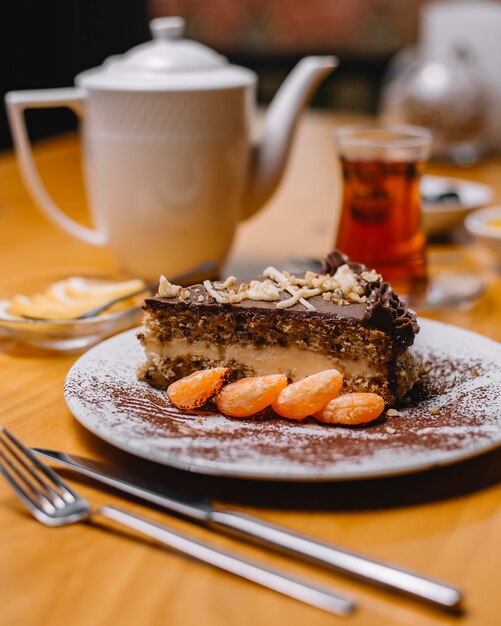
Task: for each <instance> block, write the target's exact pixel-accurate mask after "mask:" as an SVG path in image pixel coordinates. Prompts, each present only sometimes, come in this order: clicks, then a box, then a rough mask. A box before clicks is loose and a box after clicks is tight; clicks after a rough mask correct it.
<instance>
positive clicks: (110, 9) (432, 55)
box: [0, 0, 501, 162]
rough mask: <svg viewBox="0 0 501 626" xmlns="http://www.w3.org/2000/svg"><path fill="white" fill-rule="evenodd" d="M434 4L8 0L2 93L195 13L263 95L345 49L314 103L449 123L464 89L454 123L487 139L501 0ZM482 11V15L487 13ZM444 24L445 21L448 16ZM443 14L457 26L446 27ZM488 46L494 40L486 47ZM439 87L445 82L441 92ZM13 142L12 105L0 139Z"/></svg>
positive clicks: (191, 33) (54, 123)
mask: <svg viewBox="0 0 501 626" xmlns="http://www.w3.org/2000/svg"><path fill="white" fill-rule="evenodd" d="M436 4H437V3H435V2H434V3H431V2H427V1H426V0H405V1H403V0H308V1H307V2H300V1H298V0H127V1H126V2H124V1H122V0H106V1H105V2H102V1H101V2H100V1H99V0H52V1H51V2H45V3H40V2H36V1H35V0H25V1H23V2H17V3H16V2H5V3H2V7H1V8H0V11H1V13H2V19H1V20H0V24H1V26H0V28H1V29H2V37H1V38H0V46H1V48H2V54H1V57H2V63H1V64H0V89H1V91H2V95H3V94H4V93H5V92H7V91H9V90H14V89H38V88H51V87H61V86H69V85H72V84H73V78H74V76H75V75H76V74H77V73H78V72H80V71H82V70H84V69H87V68H89V67H93V66H96V65H99V64H101V63H102V62H103V60H104V59H105V58H106V57H107V56H109V55H111V54H117V53H121V52H125V51H126V50H128V49H130V48H131V47H132V46H134V45H136V44H138V43H141V42H143V41H146V40H147V39H149V38H150V34H149V30H148V21H149V20H150V19H151V18H153V17H159V16H166V15H181V16H183V17H184V18H185V19H186V22H187V37H189V38H192V39H197V40H199V41H201V42H203V43H206V44H207V45H209V46H211V47H213V48H215V49H216V50H218V51H219V52H221V53H223V54H224V55H226V56H227V57H228V58H229V59H230V61H231V62H233V63H237V64H239V65H244V66H246V67H250V68H252V69H254V70H255V71H256V72H257V73H258V74H259V79H260V80H259V93H258V97H259V100H260V101H261V102H263V103H264V102H267V101H269V100H270V99H271V97H272V95H273V94H274V93H275V91H276V89H277V87H278V86H279V85H280V83H281V82H282V80H283V79H284V77H285V76H286V74H287V73H288V71H289V70H290V69H291V67H292V66H293V65H294V64H295V63H296V62H297V61H298V60H299V59H300V58H301V57H302V56H304V55H306V54H315V53H319V54H325V53H333V54H336V55H337V56H339V58H340V60H341V64H340V66H339V68H338V70H337V71H336V72H334V74H333V75H332V76H331V77H330V78H329V79H328V80H326V81H325V83H324V84H323V85H322V87H321V89H320V90H319V92H318V94H317V95H316V97H315V100H314V102H313V106H316V107H323V108H324V109H331V110H341V109H342V110H349V111H355V112H356V111H364V112H371V113H374V112H377V111H382V113H383V114H384V113H389V115H390V116H393V118H404V119H403V121H408V122H411V123H417V124H420V125H425V126H433V125H434V124H435V123H437V119H438V118H437V116H438V117H440V115H441V116H442V118H441V119H440V120H439V121H440V124H441V125H442V127H443V126H444V124H445V122H444V111H445V118H446V119H447V121H448V120H449V119H450V116H451V110H452V109H451V107H452V108H454V106H455V105H456V104H457V102H458V101H459V100H460V101H461V102H462V103H463V109H461V110H460V111H458V113H457V115H456V118H454V124H455V127H454V128H453V132H456V130H457V128H458V127H459V128H460V135H461V136H460V139H461V138H462V137H463V135H464V134H465V132H466V135H467V136H468V138H469V139H471V138H472V137H473V140H474V142H475V141H476V142H477V144H478V142H479V141H480V143H482V141H484V140H485V137H486V136H488V135H489V132H488V131H486V128H487V126H488V125H489V124H491V125H492V120H490V119H489V117H491V118H492V117H493V113H492V111H491V112H490V109H489V106H490V105H489V98H491V99H493V97H494V96H493V95H492V93H490V92H489V90H490V91H491V92H492V90H493V89H494V90H495V89H496V88H497V87H498V88H499V90H500V91H501V72H500V73H499V74H500V77H499V78H498V79H497V80H498V83H499V84H498V86H497V87H496V85H495V83H496V78H495V76H494V74H493V75H492V76H490V75H489V71H490V70H489V67H487V68H486V67H485V64H486V63H485V57H487V58H489V59H492V64H493V65H494V67H497V68H499V67H500V66H501V2H499V1H498V0H477V1H476V2H475V0H468V2H464V1H462V0H449V1H447V0H445V1H444V0H442V1H441V2H439V3H438V4H439V5H440V7H439V8H440V9H443V6H444V5H447V7H448V8H451V9H452V13H450V12H449V14H447V12H446V13H445V17H444V11H443V10H442V11H438V12H437V11H434V10H433V9H434V7H435V6H436ZM489 7H490V8H489ZM458 8H460V9H464V10H465V11H466V13H468V11H469V12H470V13H468V14H467V15H466V14H465V13H464V11H463V16H462V17H461V16H460V17H458V15H457V14H458V11H457V9H458ZM472 10H473V11H474V13H475V16H477V17H478V19H479V20H480V27H479V28H477V26H475V25H473V24H472V22H471V19H470V17H469V15H470V16H471V11H472ZM454 12H455V13H456V15H455V16H454ZM434 13H435V15H434ZM439 13H441V14H440V15H439ZM459 13H461V11H459ZM481 14H482V15H484V14H485V15H484V17H479V16H481ZM493 16H495V18H496V19H493ZM444 20H445V22H444ZM496 20H497V21H496ZM440 24H441V25H442V30H440V28H438V26H440ZM444 24H445V27H446V30H447V33H448V37H445V38H444V32H443V28H444ZM482 24H483V25H484V26H485V29H486V32H484V31H483V27H484V26H482ZM437 25H438V26H437ZM475 29H476V30H478V31H479V32H478V33H477V34H476V35H475V33H473V32H470V31H473V30H475ZM487 31H489V32H487ZM475 38H476V39H475ZM444 39H445V41H446V47H445V48H444V45H445V44H443V41H444ZM482 40H483V43H482ZM496 40H497V43H496ZM485 41H487V44H486V43H485ZM437 42H438V43H437ZM441 42H442V43H441ZM447 42H448V43H447ZM479 42H480V43H479ZM423 46H424V49H425V50H424V52H423ZM478 46H480V47H482V46H484V48H485V49H484V50H480V51H479V50H477V49H476V48H477V47H478ZM486 46H487V48H486ZM418 49H419V52H417V50H418ZM482 57H484V58H482ZM430 61H433V62H435V63H437V62H438V63H442V64H447V67H446V68H445V70H446V72H448V75H447V76H446V77H447V78H448V79H449V82H448V83H447V84H446V85H445V87H447V89H448V91H447V90H446V91H447V93H445V94H444V88H445V87H444V72H443V71H442V83H441V84H440V72H438V73H437V70H436V69H435V73H433V71H432V72H431V73H430V71H428V73H426V69H427V68H426V67H425V65H426V63H427V62H430ZM411 70H412V72H411ZM423 70H424V78H425V83H426V79H427V80H428V82H427V83H426V84H425V92H424V98H423ZM416 80H417V84H416ZM430 80H431V83H430ZM413 81H414V82H413ZM437 81H438V84H437ZM489 82H490V83H491V84H490V85H489ZM395 84H397V88H396V91H395V89H394V85H395ZM416 85H417V86H416ZM458 87H459V88H460V89H459V95H458ZM437 88H438V92H437ZM426 89H428V91H426ZM430 89H432V90H433V89H434V90H435V91H434V92H433V93H431V96H430V93H428V92H429V90H430ZM461 90H462V91H461ZM409 93H410V95H409ZM497 95H499V94H497ZM430 100H431V110H430ZM451 103H452V104H451ZM466 104H468V106H466ZM465 107H466V109H467V110H464V109H465ZM456 108H457V107H456ZM409 109H410V110H411V113H410V114H409ZM491 109H492V107H491ZM28 116H29V119H28V124H29V128H30V132H31V134H32V137H33V138H35V139H36V138H39V137H44V136H47V135H50V134H54V133H57V132H61V131H64V130H67V129H69V128H72V127H73V126H74V125H75V124H76V120H75V119H74V116H73V115H72V113H70V112H69V111H67V110H62V109H61V110H57V109H52V110H44V111H30V112H29V113H28ZM497 118H498V119H499V118H500V116H497ZM499 124H500V125H501V121H500V122H499ZM494 125H495V123H494ZM448 132H449V134H450V131H449V130H448ZM499 137H500V140H499V142H496V141H494V142H491V145H489V146H486V147H485V148H486V149H487V148H488V149H490V150H492V149H498V148H499V145H501V130H500V131H499ZM10 145H11V140H10V133H9V131H8V128H7V123H6V119H5V113H4V111H3V110H2V112H1V116H0V149H6V148H9V147H10ZM475 145H476V144H475ZM475 149H476V150H477V151H480V152H482V150H484V146H481V147H480V148H479V147H478V145H477V146H476V148H475ZM463 152H464V151H463ZM465 155H466V156H465ZM477 157H478V154H477V153H475V155H474V156H473V157H472V156H471V154H470V155H468V154H467V153H464V154H463V155H461V156H460V158H459V159H458V160H459V161H461V159H463V160H465V161H466V162H467V161H468V159H472V160H475V159H476V158H477ZM456 160H457V159H456Z"/></svg>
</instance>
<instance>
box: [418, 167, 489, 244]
mask: <svg viewBox="0 0 501 626" xmlns="http://www.w3.org/2000/svg"><path fill="white" fill-rule="evenodd" d="M420 189H421V211H422V216H423V227H424V230H425V232H426V234H427V235H438V234H440V233H443V232H445V231H447V230H450V229H451V228H454V227H455V226H458V225H459V224H461V223H462V222H463V220H464V218H465V217H466V216H467V215H468V214H469V213H471V211H473V210H474V209H479V208H480V207H483V206H485V205H487V204H490V203H491V202H493V200H494V190H493V189H492V187H490V186H489V185H484V184H482V183H477V182H475V181H470V180H464V179H461V178H447V177H444V176H423V177H422V179H421V186H420Z"/></svg>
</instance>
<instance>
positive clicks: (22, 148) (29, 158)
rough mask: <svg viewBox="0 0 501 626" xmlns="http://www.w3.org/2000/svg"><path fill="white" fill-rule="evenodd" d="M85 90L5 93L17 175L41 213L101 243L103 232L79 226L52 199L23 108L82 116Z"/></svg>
mask: <svg viewBox="0 0 501 626" xmlns="http://www.w3.org/2000/svg"><path fill="white" fill-rule="evenodd" d="M84 101H85V92H84V91H83V89H79V88H78V87H70V88H64V89H40V90H36V91H11V92H9V93H8V94H6V96H5V102H6V105H7V114H8V117H9V123H10V128H11V131H12V138H13V140H14V146H15V149H16V154H17V161H18V164H19V169H20V170H21V175H22V177H23V179H24V182H25V184H26V186H27V187H28V190H29V192H30V193H31V195H32V197H33V199H34V200H35V201H36V203H37V204H38V206H39V208H40V210H41V211H42V213H43V214H44V215H45V217H47V218H48V219H49V220H50V221H52V222H53V223H54V224H56V225H57V226H59V227H60V228H62V229H63V230H65V231H66V232H68V233H70V235H73V236H74V237H76V238H77V239H81V240H82V241H85V242H86V243H89V244H92V245H94V246H104V245H105V244H106V236H105V234H104V233H102V232H100V231H98V230H93V229H92V228H87V227H86V226H82V224H79V223H78V222H75V220H73V219H71V218H70V217H68V215H66V213H64V212H63V211H62V210H61V209H60V208H59V207H58V206H57V205H56V204H55V202H54V201H53V200H52V198H51V197H50V195H49V193H48V192H47V189H46V188H45V186H44V184H43V182H42V179H41V178H40V175H39V173H38V170H37V167H36V164H35V160H34V158H33V152H32V149H31V144H30V140H29V137H28V132H27V129H26V120H25V117H24V111H25V110H26V109H30V108H38V109H40V108H49V107H63V106H64V107H68V108H69V109H71V110H72V111H74V112H75V113H76V114H77V115H78V116H79V117H82V116H83V115H84Z"/></svg>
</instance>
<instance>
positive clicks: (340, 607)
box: [96, 506, 355, 616]
mask: <svg viewBox="0 0 501 626" xmlns="http://www.w3.org/2000/svg"><path fill="white" fill-rule="evenodd" d="M96 513H97V514H99V515H102V516H104V517H106V518H108V519H111V520H114V521H115V522H119V523H120V524H122V525H124V526H127V527H128V528H132V529H134V530H136V531H138V532H140V533H142V534H143V535H146V536H147V537H150V538H152V539H155V540H156V541H158V542H159V543H161V544H163V545H165V546H168V547H169V548H173V549H174V550H176V551H178V552H182V553H183V554H187V555H189V556H191V557H192V558H194V559H197V560H198V561H202V562H204V563H209V564H210V565H213V566H214V567H217V568H219V569H222V570H225V571H226V572H230V573H232V574H236V575H237V576H240V577H241V578H245V579H247V580H250V581H251V582H254V583H257V584H259V585H262V586H263V587H267V588H269V589H273V590H274V591H278V592H279V593H281V594H283V595H286V596H289V597H291V598H294V599H296V600H299V601H301V602H304V603H306V604H310V605H312V606H315V607H317V608H319V609H323V610H325V611H328V612H330V613H333V614H335V615H339V616H344V615H348V614H349V613H351V612H352V611H353V609H354V608H355V604H354V602H353V601H352V600H350V599H349V598H347V597H344V596H342V595H340V594H337V593H334V592H332V591H331V590H330V589H328V588H327V587H321V586H317V585H314V584H313V583H310V582H309V581H307V580H306V579H302V578H298V577H293V576H289V575H288V574H285V573H283V572H281V571H280V570H277V569H272V568H267V567H264V566H263V565H260V564H258V563H257V562H254V561H249V560H246V559H243V558H242V557H240V556H237V555H236V554H234V553H232V552H228V551H226V550H220V549H219V548H215V547H213V546H211V545H210V544H207V543H204V542H201V541H196V540H195V539H191V538H190V537H188V536H187V535H183V534H181V533H178V532H175V531H173V530H171V529H170V528H168V527H167V526H165V525H162V524H158V523H156V522H152V521H150V520H147V519H145V518H144V517H140V516H139V515H135V514H134V513H129V512H127V511H124V510H123V509H119V508H116V507H111V506H104V507H102V508H100V509H98V510H97V511H96Z"/></svg>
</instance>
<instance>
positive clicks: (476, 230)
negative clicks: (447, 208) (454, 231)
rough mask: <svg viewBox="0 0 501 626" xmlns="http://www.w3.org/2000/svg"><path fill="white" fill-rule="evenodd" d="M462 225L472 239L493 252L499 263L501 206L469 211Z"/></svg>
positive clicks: (500, 256) (500, 260) (500, 257)
mask: <svg viewBox="0 0 501 626" xmlns="http://www.w3.org/2000/svg"><path fill="white" fill-rule="evenodd" d="M464 225H465V228H466V230H467V231H468V232H469V233H470V235H471V236H472V237H473V239H474V240H475V241H476V242H477V243H479V244H481V245H483V246H485V247H486V248H489V250H491V251H492V252H494V254H496V255H497V259H498V261H499V263H501V206H496V207H489V208H486V209H480V210H479V211H474V212H473V213H470V215H468V217H467V218H466V219H465V222H464Z"/></svg>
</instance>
